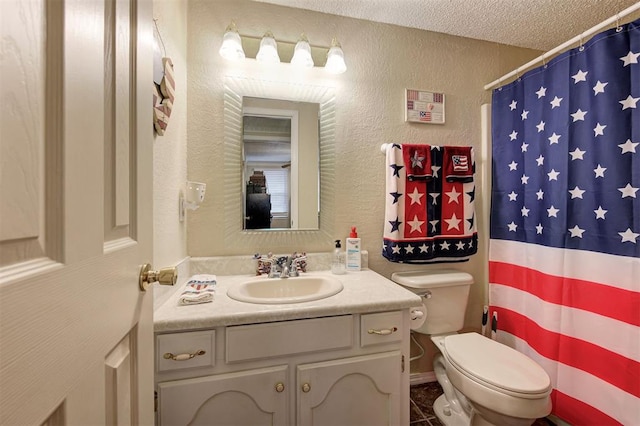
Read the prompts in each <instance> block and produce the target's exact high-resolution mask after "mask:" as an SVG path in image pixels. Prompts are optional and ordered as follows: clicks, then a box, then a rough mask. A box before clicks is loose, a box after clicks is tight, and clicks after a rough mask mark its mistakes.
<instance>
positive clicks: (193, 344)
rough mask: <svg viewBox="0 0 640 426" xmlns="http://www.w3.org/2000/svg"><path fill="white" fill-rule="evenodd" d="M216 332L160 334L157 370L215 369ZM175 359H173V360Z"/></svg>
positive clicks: (157, 345)
mask: <svg viewBox="0 0 640 426" xmlns="http://www.w3.org/2000/svg"><path fill="white" fill-rule="evenodd" d="M215 337H216V332H215V330H206V331H193V332H189V333H176V334H160V335H158V336H157V337H156V366H157V370H158V371H159V372H160V371H169V370H178V369H181V368H193V367H213V366H214V365H215V359H216V357H215V348H216V347H215V345H216V343H215V342H216V338H215ZM172 358H173V359H172Z"/></svg>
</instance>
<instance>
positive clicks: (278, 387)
mask: <svg viewBox="0 0 640 426" xmlns="http://www.w3.org/2000/svg"><path fill="white" fill-rule="evenodd" d="M276 392H278V393H280V392H284V383H282V382H278V383H276Z"/></svg>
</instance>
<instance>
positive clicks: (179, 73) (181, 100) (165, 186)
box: [153, 0, 187, 268]
mask: <svg viewBox="0 0 640 426" xmlns="http://www.w3.org/2000/svg"><path fill="white" fill-rule="evenodd" d="M153 18H154V19H156V20H157V24H158V29H159V32H160V35H161V36H162V41H163V42H164V47H165V49H163V48H162V43H160V51H161V52H162V54H163V56H164V55H165V51H166V56H168V57H169V58H171V60H172V61H173V66H174V74H175V82H176V97H175V102H174V103H173V110H172V112H171V117H170V119H169V125H168V126H167V131H166V132H165V134H164V135H163V136H157V135H156V137H155V141H154V144H153V194H154V196H153V202H154V206H153V207H154V209H153V229H154V242H153V266H155V267H156V268H162V267H165V266H173V265H175V264H177V263H178V262H179V261H181V260H182V259H184V258H185V256H186V255H187V237H186V222H183V223H180V222H179V220H178V196H179V194H180V191H184V188H185V184H186V180H187V3H186V2H183V1H173V0H154V2H153ZM157 37H158V34H157V32H156V38H157Z"/></svg>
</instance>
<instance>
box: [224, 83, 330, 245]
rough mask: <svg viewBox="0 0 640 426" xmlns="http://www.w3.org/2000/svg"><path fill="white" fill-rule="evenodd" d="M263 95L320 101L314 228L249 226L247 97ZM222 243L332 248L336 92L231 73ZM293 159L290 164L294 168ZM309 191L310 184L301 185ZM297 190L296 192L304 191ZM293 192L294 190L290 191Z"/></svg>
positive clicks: (227, 93)
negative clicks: (245, 156) (245, 138)
mask: <svg viewBox="0 0 640 426" xmlns="http://www.w3.org/2000/svg"><path fill="white" fill-rule="evenodd" d="M245 98H259V99H263V100H264V99H268V100H280V101H291V102H296V103H311V104H317V106H318V115H317V117H319V128H318V144H317V147H318V159H319V160H318V162H316V164H319V180H318V183H317V184H313V186H317V190H318V194H317V195H314V197H315V198H316V199H319V204H316V207H315V209H316V221H317V222H316V223H317V226H316V227H315V229H313V228H311V227H308V226H305V227H303V226H301V225H299V226H298V228H277V229H274V228H270V229H269V230H266V228H258V229H246V228H245V223H244V220H245V219H244V218H245V202H246V191H247V189H246V182H245V176H244V171H243V170H244V165H243V149H244V143H243V132H244V130H243V128H244V112H243V109H244V105H243V104H244V99H245ZM224 129H225V134H224V141H225V143H224V161H223V164H224V203H223V204H224V205H223V207H222V208H224V212H225V223H224V241H225V244H226V245H227V246H228V247H230V248H234V249H245V248H246V247H252V246H254V247H266V246H268V247H273V249H274V250H275V249H277V248H278V247H296V248H300V249H305V250H308V251H309V250H312V249H314V248H315V249H325V248H326V247H332V241H333V240H334V238H333V220H334V216H335V213H334V212H335V210H334V209H335V207H334V202H333V194H334V187H335V181H334V173H333V172H334V170H335V93H334V89H333V88H331V87H326V86H316V85H307V84H298V83H291V82H286V81H282V82H280V81H268V80H256V79H252V78H245V77H234V76H227V77H226V78H225V87H224ZM293 165H294V161H292V164H291V166H292V167H291V168H292V169H293ZM298 169H299V173H298V181H299V180H300V176H318V173H317V172H316V171H314V172H312V173H310V174H307V173H306V171H307V170H305V169H306V166H305V168H304V169H303V168H301V167H298ZM299 188H304V191H303V192H305V193H307V192H308V193H312V191H310V190H309V191H308V188H309V185H307V184H301V185H299ZM300 192H301V191H300V190H298V194H300ZM292 195H293V193H292Z"/></svg>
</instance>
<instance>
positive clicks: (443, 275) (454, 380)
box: [391, 269, 551, 426]
mask: <svg viewBox="0 0 640 426" xmlns="http://www.w3.org/2000/svg"><path fill="white" fill-rule="evenodd" d="M391 279H392V280H393V281H394V282H396V283H398V284H400V285H402V286H403V287H405V288H407V289H409V290H411V291H412V292H414V293H416V294H418V295H420V296H422V297H423V299H422V300H423V306H422V307H420V308H416V309H417V310H423V312H424V314H425V315H424V317H423V318H420V315H419V314H418V315H414V317H415V318H416V320H415V321H414V322H415V324H414V326H412V330H413V331H414V332H417V333H423V334H429V335H431V340H432V341H433V342H434V343H435V345H436V347H437V348H438V349H439V350H440V352H441V355H437V356H436V358H435V359H434V361H433V364H434V365H433V367H434V371H435V374H436V378H437V379H438V382H439V383H440V385H441V386H442V389H443V390H444V394H443V395H441V396H440V397H438V399H437V400H436V402H435V404H434V407H433V408H434V411H435V413H436V415H437V416H438V418H439V419H440V421H441V422H442V423H443V424H445V425H446V426H467V425H514V426H515V425H530V424H532V423H533V422H534V420H535V419H537V418H541V417H545V416H547V415H548V414H549V413H550V412H551V398H550V396H549V395H550V393H551V381H550V379H549V376H548V375H547V373H546V372H545V371H544V370H543V369H542V367H540V366H539V365H538V364H536V363H535V362H534V361H533V360H532V359H530V358H528V357H527V356H526V355H524V354H522V353H521V352H518V351H516V350H515V349H512V348H510V347H508V346H506V345H503V344H501V343H498V342H497V341H494V340H491V339H489V338H487V337H484V336H482V335H480V334H478V333H463V334H456V332H457V331H458V330H460V329H462V327H463V325H464V314H465V310H466V307H467V299H468V296H469V289H470V286H471V284H473V277H472V276H471V275H470V274H467V273H466V272H460V271H455V270H450V269H448V270H437V271H436V270H434V271H418V272H401V273H394V274H393V275H392V276H391Z"/></svg>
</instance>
